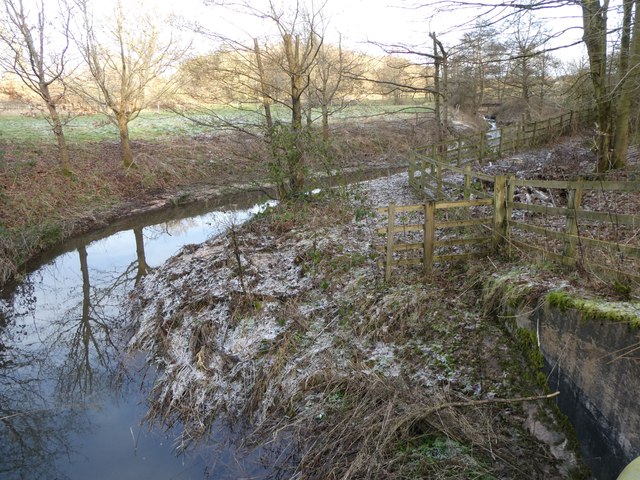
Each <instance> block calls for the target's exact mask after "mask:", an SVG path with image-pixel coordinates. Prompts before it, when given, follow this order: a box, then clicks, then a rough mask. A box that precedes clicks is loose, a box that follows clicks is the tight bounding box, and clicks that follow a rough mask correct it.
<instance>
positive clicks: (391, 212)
mask: <svg viewBox="0 0 640 480" xmlns="http://www.w3.org/2000/svg"><path fill="white" fill-rule="evenodd" d="M387 216H388V218H387V258H386V261H385V264H384V281H385V282H387V283H388V282H389V280H391V268H392V266H393V240H394V238H393V237H394V231H395V228H396V225H395V223H396V205H395V204H394V203H390V204H389V208H388V209H387Z"/></svg>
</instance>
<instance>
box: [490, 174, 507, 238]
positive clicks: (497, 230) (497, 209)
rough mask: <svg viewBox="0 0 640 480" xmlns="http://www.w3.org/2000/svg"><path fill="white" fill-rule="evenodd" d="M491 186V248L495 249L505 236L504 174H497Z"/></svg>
mask: <svg viewBox="0 0 640 480" xmlns="http://www.w3.org/2000/svg"><path fill="white" fill-rule="evenodd" d="M494 182H495V183H494V187H493V249H494V250H497V249H498V247H499V246H500V245H501V244H502V242H504V239H505V238H506V236H507V232H506V223H507V222H506V221H505V220H506V215H507V212H506V208H505V207H506V202H505V194H506V192H505V187H506V177H505V176H504V175H497V176H496V177H495V180H494Z"/></svg>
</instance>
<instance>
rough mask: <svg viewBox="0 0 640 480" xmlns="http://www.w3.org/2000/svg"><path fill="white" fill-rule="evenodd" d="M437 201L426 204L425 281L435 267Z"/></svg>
mask: <svg viewBox="0 0 640 480" xmlns="http://www.w3.org/2000/svg"><path fill="white" fill-rule="evenodd" d="M435 213H436V202H435V201H433V200H431V201H429V202H427V203H425V204H424V246H423V253H422V263H423V268H424V278H425V281H426V280H428V279H429V277H430V276H431V270H432V268H433V243H434V239H435V235H436V218H435V217H436V215H435Z"/></svg>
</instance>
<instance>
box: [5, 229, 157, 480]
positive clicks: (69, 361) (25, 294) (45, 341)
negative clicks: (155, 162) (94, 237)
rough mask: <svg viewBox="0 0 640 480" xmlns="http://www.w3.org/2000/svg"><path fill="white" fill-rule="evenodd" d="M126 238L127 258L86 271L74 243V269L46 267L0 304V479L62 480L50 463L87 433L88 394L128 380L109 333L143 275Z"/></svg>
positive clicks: (82, 252)
mask: <svg viewBox="0 0 640 480" xmlns="http://www.w3.org/2000/svg"><path fill="white" fill-rule="evenodd" d="M133 233H134V238H135V252H136V256H135V258H134V260H132V261H129V262H127V263H124V264H123V265H113V266H111V268H108V269H98V268H94V269H91V268H90V265H89V258H88V257H89V256H88V253H87V247H86V245H80V246H79V247H78V249H77V263H76V262H71V261H70V258H66V259H65V262H63V265H62V266H61V265H58V264H57V263H56V264H54V265H48V266H46V267H44V268H42V269H40V270H39V271H37V272H34V273H33V274H30V275H28V276H26V277H25V280H24V281H23V282H22V283H20V284H19V285H17V286H16V288H15V289H14V291H13V292H12V293H11V294H10V295H9V297H7V298H4V299H1V300H0V437H1V438H2V441H1V442H0V477H2V478H5V477H6V478H30V479H31V478H34V479H38V478H65V476H64V474H63V472H62V471H60V469H59V468H57V464H58V463H59V462H60V459H61V458H66V459H68V458H70V457H71V456H73V455H74V451H73V450H74V447H73V440H72V437H73V436H74V435H78V434H81V433H86V431H87V430H88V429H90V428H91V425H90V421H89V420H88V418H87V415H86V412H87V409H91V408H95V405H94V404H93V403H92V402H93V400H94V396H95V397H100V396H101V395H102V394H103V392H101V393H100V391H104V390H105V389H106V390H112V391H117V387H118V386H119V385H120V384H121V382H122V380H123V377H124V376H126V375H127V372H126V369H124V368H123V364H122V359H123V356H122V355H121V354H120V352H121V348H120V345H119V344H118V339H117V338H115V337H114V335H115V333H116V332H118V331H119V327H121V326H122V322H123V315H122V314H121V305H122V300H123V299H124V298H125V296H126V295H127V294H128V292H129V291H130V290H131V289H132V288H133V286H134V285H136V284H137V283H139V282H140V280H141V279H142V278H143V277H144V275H146V273H147V272H148V271H149V266H148V264H147V261H146V258H145V249H144V236H143V234H142V228H141V227H140V228H136V229H134V230H133ZM70 255H71V254H68V255H65V257H70ZM70 264H73V267H75V269H78V268H79V270H80V279H78V276H77V273H75V274H72V267H71V266H70ZM76 271H77V270H76ZM92 276H93V277H94V279H93V281H92ZM78 280H81V281H80V282H78ZM97 392H98V393H97Z"/></svg>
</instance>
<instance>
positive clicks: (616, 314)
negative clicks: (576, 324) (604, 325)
mask: <svg viewBox="0 0 640 480" xmlns="http://www.w3.org/2000/svg"><path fill="white" fill-rule="evenodd" d="M546 301H547V303H548V304H549V306H551V307H554V308H557V309H559V310H560V311H563V312H565V311H567V310H568V309H574V310H577V311H579V312H580V314H581V316H582V319H583V320H595V321H607V322H622V323H627V324H629V325H630V326H631V327H633V328H640V304H638V303H632V302H610V301H606V300H584V299H581V298H575V297H572V296H571V295H569V294H568V293H567V292H562V291H554V292H550V293H548V294H547V296H546Z"/></svg>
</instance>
